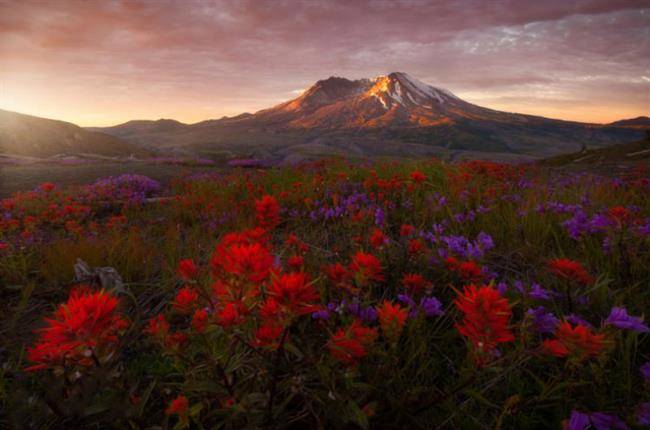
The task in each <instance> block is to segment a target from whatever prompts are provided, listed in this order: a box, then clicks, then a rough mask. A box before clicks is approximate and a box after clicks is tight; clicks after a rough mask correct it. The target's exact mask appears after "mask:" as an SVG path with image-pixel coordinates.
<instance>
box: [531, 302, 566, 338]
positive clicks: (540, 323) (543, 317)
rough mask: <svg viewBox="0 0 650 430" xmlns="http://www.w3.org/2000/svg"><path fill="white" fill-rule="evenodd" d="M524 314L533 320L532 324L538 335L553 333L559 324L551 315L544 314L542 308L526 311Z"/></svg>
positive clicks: (549, 313)
mask: <svg viewBox="0 0 650 430" xmlns="http://www.w3.org/2000/svg"><path fill="white" fill-rule="evenodd" d="M526 314H527V315H530V316H531V317H532V318H533V324H534V325H535V329H536V330H537V331H538V332H539V333H554V332H555V328H556V327H557V325H558V323H559V322H560V320H558V319H557V318H556V317H555V315H553V313H551V312H546V309H545V308H544V306H539V307H537V308H534V309H528V310H527V311H526Z"/></svg>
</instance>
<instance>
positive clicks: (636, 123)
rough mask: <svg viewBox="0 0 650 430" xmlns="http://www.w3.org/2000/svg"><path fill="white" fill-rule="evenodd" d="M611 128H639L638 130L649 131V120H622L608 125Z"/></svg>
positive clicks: (647, 118)
mask: <svg viewBox="0 0 650 430" xmlns="http://www.w3.org/2000/svg"><path fill="white" fill-rule="evenodd" d="M608 125H610V126H613V127H627V128H639V129H650V118H649V117H647V116H639V117H636V118H631V119H622V120H620V121H614V122H612V123H610V124H608Z"/></svg>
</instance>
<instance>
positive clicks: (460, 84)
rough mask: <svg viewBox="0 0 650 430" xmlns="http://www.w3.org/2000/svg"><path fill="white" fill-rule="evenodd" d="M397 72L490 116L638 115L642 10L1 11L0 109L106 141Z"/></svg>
mask: <svg viewBox="0 0 650 430" xmlns="http://www.w3.org/2000/svg"><path fill="white" fill-rule="evenodd" d="M394 71H402V72H407V73H409V74H410V75H412V76H414V77H417V78H418V79H420V80H422V81H424V82H426V83H428V84H431V85H433V86H437V87H442V88H446V89H448V90H450V91H452V92H453V93H454V94H456V95H457V96H458V97H460V98H462V99H464V100H466V101H469V102H472V103H475V104H478V105H481V106H485V107H489V108H493V109H498V110H504V111H509V112H520V113H528V114H533V115H542V116H546V117H550V118H560V119H567V120H576V121H584V122H598V123H606V122H611V121H614V120H618V119H622V118H631V117H636V116H640V115H650V0H632V1H627V0H560V1H555V0H544V1H542V0H534V1H524V0H512V1H500V0H494V1H485V0H459V1H436V0H431V1H400V0H396V1H362V0H354V1H349V0H345V1H322V2H321V1H317V0H312V1H282V0H273V1H271V0H268V1H264V0H258V1H246V0H239V1H209V0H202V1H198V0H196V1H192V0H184V1H166V0H151V1H134V0H131V1H110V0H107V1H100V0H88V1H76V0H15V1H10V0H0V109H6V110H13V111H18V112H22V113H27V114H32V115H36V116H41V117H46V118H56V119H62V120H65V121H70V122H73V123H76V124H79V125H82V126H107V125H115V124H118V123H122V122H125V121H128V120H131V119H158V118H174V119H177V120H180V121H183V122H188V123H192V122H198V121H201V120H205V119H213V118H220V117H222V116H224V115H227V116H233V115H237V114H240V113H243V112H255V111H257V110H260V109H263V108H267V107H271V106H273V105H275V104H278V103H280V102H283V101H286V100H288V99H291V98H294V97H296V96H297V94H299V93H300V91H301V90H303V89H305V88H307V87H309V86H310V85H312V84H313V83H315V82H316V81H317V80H319V79H326V78H327V77H329V76H342V77H347V78H351V79H358V78H365V77H375V76H379V75H384V74H388V73H390V72H394Z"/></svg>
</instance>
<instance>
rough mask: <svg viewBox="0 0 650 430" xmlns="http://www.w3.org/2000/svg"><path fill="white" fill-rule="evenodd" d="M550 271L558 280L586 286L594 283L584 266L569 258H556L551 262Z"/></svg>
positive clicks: (549, 263)
mask: <svg viewBox="0 0 650 430" xmlns="http://www.w3.org/2000/svg"><path fill="white" fill-rule="evenodd" d="M548 269H549V271H550V272H551V273H553V274H554V275H555V276H557V277H558V278H561V279H566V280H568V281H575V282H579V283H581V284H584V285H589V284H591V283H592V282H593V281H594V280H593V278H592V277H591V275H589V273H587V270H585V268H584V267H583V266H582V264H580V263H579V262H578V261H574V260H569V259H568V258H556V259H554V260H551V261H549V262H548Z"/></svg>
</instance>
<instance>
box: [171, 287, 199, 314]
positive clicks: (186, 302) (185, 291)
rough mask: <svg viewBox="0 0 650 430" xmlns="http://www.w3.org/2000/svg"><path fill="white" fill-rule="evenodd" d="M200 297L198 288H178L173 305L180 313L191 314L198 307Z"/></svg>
mask: <svg viewBox="0 0 650 430" xmlns="http://www.w3.org/2000/svg"><path fill="white" fill-rule="evenodd" d="M198 299H199V293H197V292H196V290H194V289H193V288H190V287H183V288H181V289H180V290H178V293H177V294H176V298H175V299H174V301H173V302H172V306H173V307H174V310H176V311H177V312H178V313H181V314H189V313H191V312H192V311H193V310H194V308H196V306H197V301H198Z"/></svg>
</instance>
